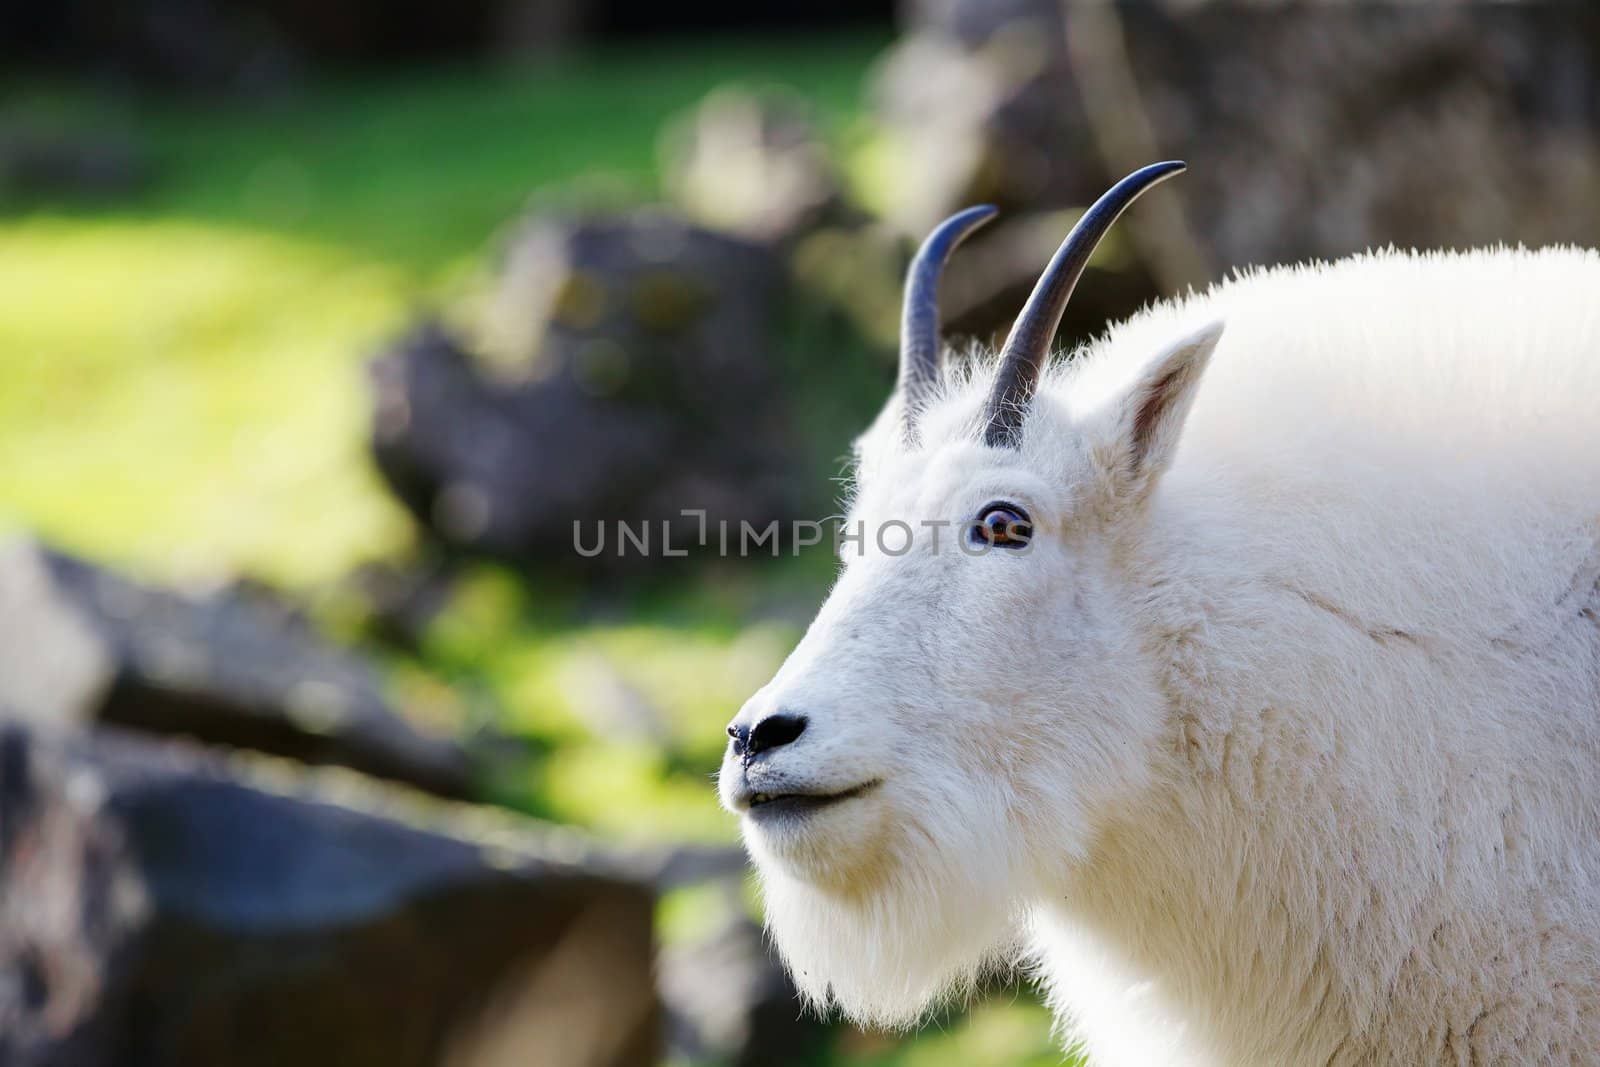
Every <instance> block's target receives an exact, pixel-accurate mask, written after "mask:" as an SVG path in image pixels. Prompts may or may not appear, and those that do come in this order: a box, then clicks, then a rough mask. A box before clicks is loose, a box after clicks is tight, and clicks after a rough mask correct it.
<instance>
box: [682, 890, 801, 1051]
mask: <svg viewBox="0 0 1600 1067" xmlns="http://www.w3.org/2000/svg"><path fill="white" fill-rule="evenodd" d="M738 884H739V883H738V882H737V881H734V882H731V883H729V886H730V888H731V889H732V892H730V894H729V895H730V901H729V908H728V915H729V919H728V921H727V922H726V923H725V924H723V925H722V926H720V927H719V928H717V929H716V930H715V931H713V932H712V933H711V934H710V935H709V936H707V937H705V938H702V939H699V940H696V941H692V942H690V943H688V944H684V945H673V946H668V947H667V948H666V949H664V950H663V952H662V955H661V965H660V968H659V973H660V984H661V997H662V1002H663V1004H664V1006H665V1008H666V1012H667V1034H668V1041H669V1045H670V1047H671V1050H672V1052H673V1053H674V1055H675V1057H676V1058H678V1059H682V1060H686V1061H689V1062H706V1061H709V1062H713V1063H722V1064H728V1065H730V1067H781V1065H783V1064H801V1063H810V1062H813V1061H814V1060H815V1058H816V1054H817V1050H818V1049H819V1048H820V1047H821V1046H822V1044H823V1043H824V1041H825V1040H826V1038H827V1035H828V1031H829V1028H828V1026H827V1025H826V1024H824V1023H823V1022H822V1021H820V1020H819V1019H818V1018H817V1016H816V1014H815V1013H814V1012H808V1011H807V1010H806V1009H805V1007H804V1006H803V1005H802V1004H801V1002H800V998H799V994H798V993H797V992H796V991H795V988H794V985H793V983H792V982H790V981H789V976H788V975H787V974H786V973H785V972H784V969H783V965H782V963H781V962H779V960H778V959H777V956H776V954H775V953H774V952H773V950H772V948H771V946H770V945H769V944H768V943H767V941H766V938H765V937H764V936H763V935H762V932H761V928H760V927H759V926H757V925H756V924H755V923H754V922H752V921H751V920H750V919H748V918H747V917H746V916H745V914H744V911H743V907H742V906H741V904H740V903H739V901H738V892H737V889H738Z"/></svg>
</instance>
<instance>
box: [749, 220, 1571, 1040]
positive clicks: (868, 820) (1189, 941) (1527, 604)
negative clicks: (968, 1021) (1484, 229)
mask: <svg viewBox="0 0 1600 1067" xmlns="http://www.w3.org/2000/svg"><path fill="white" fill-rule="evenodd" d="M1219 338H1220V339H1219ZM988 384H989V371H988V369H987V367H985V366H983V365H982V364H981V362H980V364H979V366H978V367H977V369H976V370H973V371H970V372H969V371H963V370H959V369H958V370H953V371H952V372H950V373H949V375H948V380H947V382H946V388H945V392H944V395H943V396H942V398H941V399H940V400H939V401H938V402H936V403H935V404H933V405H932V406H931V407H930V408H929V410H928V411H927V412H926V414H925V415H924V417H923V419H922V421H921V424H920V425H921V430H922V432H921V435H920V440H921V441H922V444H921V445H920V446H918V447H916V448H914V449H913V448H910V447H908V446H907V445H906V443H905V440H904V436H903V435H902V434H900V433H899V432H897V430H898V418H899V414H898V411H897V409H896V404H897V401H895V400H891V401H890V404H889V407H888V408H887V409H886V410H885V412H884V414H883V416H881V417H880V419H879V420H878V422H877V424H875V426H874V427H873V428H872V429H871V430H869V431H868V433H867V434H866V435H865V436H864V437H863V438H862V441H861V442H860V446H859V450H860V455H859V464H858V471H857V491H856V497H855V500H854V502H853V506H852V508H851V522H852V523H855V522H858V521H859V522H864V523H865V524H866V530H867V531H868V536H867V538H866V540H865V544H864V546H861V548H860V550H859V553H858V548H857V546H856V545H854V544H851V545H847V546H846V551H845V559H844V564H845V565H844V568H843V570H842V572H841V575H840V577H839V581H838V584H837V586H836V588H835V589H834V591H833V593H832V594H831V596H830V597H829V599H828V601H827V603H826V604H825V605H824V606H823V608H822V610H821V613H820V614H819V615H818V617H817V619H816V621H815V623H814V624H813V625H812V627H811V629H810V631H809V632H808V633H807V635H806V637H805V639H804V641H802V643H801V644H800V646H799V647H798V648H797V649H796V651H795V652H794V654H793V656H792V657H791V658H790V659H789V661H788V662H787V663H785V665H784V666H783V668H782V670H781V671H780V672H779V673H778V675H777V677H776V678H774V679H773V681H772V682H771V683H770V684H769V685H768V686H767V687H766V688H764V689H763V690H762V691H761V692H760V693H758V694H757V695H756V696H755V697H754V698H752V700H751V701H750V703H749V704H748V705H747V706H746V708H745V709H744V710H743V711H741V713H740V716H739V718H738V719H737V720H736V722H737V723H742V724H744V725H750V724H753V723H754V722H756V721H758V720H759V719H760V718H762V717H763V716H764V715H766V714H769V713H771V712H772V711H773V710H774V709H776V708H780V707H781V708H784V709H786V710H789V711H791V712H795V713H800V714H804V715H806V716H807V717H808V718H809V726H808V727H807V729H806V732H805V733H804V734H803V735H802V736H801V737H800V738H799V739H798V740H797V741H795V742H794V743H793V744H791V745H788V746H786V747H783V748H780V749H776V750H774V751H770V752H766V753H763V754H761V755H760V756H759V757H758V758H756V759H753V760H750V761H743V760H741V759H739V758H737V757H735V756H734V755H732V754H731V753H730V755H729V757H728V759H727V761H726V762H725V764H724V770H723V774H722V791H723V797H724V800H725V802H726V803H727V804H728V805H729V806H730V807H732V808H734V809H735V810H739V811H741V812H744V813H745V815H746V817H745V819H744V828H745V838H746V841H747V843H748V846H749V848H750V851H751V854H752V855H753V857H754V858H755V860H756V863H757V867H758V869H759V871H760V873H761V876H762V881H763V885H764V887H765V892H766V897H767V903H768V921H769V924H770V927H771V930H772V933H773V934H774V936H775V938H776V940H777V943H778V945H779V947H780V949H781V950H782V952H783V955H784V957H785V959H786V960H787V962H788V964H789V966H790V967H791V969H792V970H793V973H794V975H795V978H796V980H797V982H798V983H799V985H800V987H801V988H802V990H804V991H805V992H806V993H807V994H808V995H809V996H811V997H812V998H814V999H815V1000H816V1001H818V1002H832V1003H834V1004H837V1005H838V1006H839V1007H841V1008H843V1009H844V1010H845V1011H846V1012H848V1013H849V1014H851V1015H853V1016H855V1017H857V1018H860V1019H863V1020H866V1021H869V1022H876V1023H900V1024H904V1023H910V1022H913V1021H915V1020H916V1019H917V1018H918V1017H919V1014H920V1013H922V1012H923V1011H925V1010H926V1009H927V1008H928V1007H929V1006H930V1005H933V1004H935V1003H936V1002H937V1001H938V1000H939V998H940V997H942V996H944V995H946V994H949V993H951V992H952V991H959V990H960V989H961V988H963V987H964V986H966V985H968V984H969V983H970V982H971V981H972V980H973V978H974V976H975V975H976V974H978V972H980V971H981V970H982V969H983V968H984V967H985V966H986V965H989V964H991V963H994V962H1003V961H1009V960H1012V959H1014V958H1015V956H1014V954H1015V953H1018V952H1026V953H1029V954H1031V956H1032V958H1033V959H1034V960H1035V962H1036V967H1037V973H1038V974H1039V977H1040V979H1041V980H1042V982H1043V983H1044V984H1045V985H1046V987H1047V988H1048V991H1049V994H1050V997H1051V999H1052V1001H1053V1003H1054V1004H1055V1005H1056V1006H1057V1008H1058V1011H1059V1014H1060V1017H1061V1019H1062V1020H1063V1023H1064V1025H1065V1027H1066V1029H1067V1032H1068V1035H1069V1037H1070V1038H1072V1039H1076V1040H1081V1041H1082V1043H1083V1044H1084V1045H1085V1046H1086V1047H1087V1049H1088V1051H1089V1052H1090V1055H1091V1058H1092V1061H1093V1062H1094V1063H1095V1064H1096V1065H1097V1067H1105V1065H1115V1064H1136V1065H1145V1064H1166V1063H1187V1064H1225V1065H1239V1064H1263V1065H1266V1064H1272V1065H1279V1064H1355V1063H1408V1064H1410V1063H1505V1062H1517V1063H1569V1062H1597V1061H1600V257H1597V256H1596V255H1595V254H1594V253H1589V252H1579V251H1572V250H1546V251H1540V252H1525V251H1509V250H1496V251H1488V252H1478V253H1472V254H1466V255H1426V256H1423V255H1407V254H1399V253H1393V252H1389V253H1381V254H1374V255H1369V256H1364V257H1359V258H1355V259H1350V260H1344V261H1341V262H1338V263H1334V264H1329V265H1318V266H1309V267H1297V268H1291V269H1276V270H1271V271H1265V272H1261V273H1254V274H1250V275H1247V276H1244V277H1241V278H1238V279H1235V280H1233V281H1230V282H1228V283H1226V284H1224V285H1221V286H1218V287H1216V288H1215V289H1213V290H1211V291H1209V292H1207V293H1204V294H1201V295H1198V296H1193V297H1190V298H1189V299H1187V300H1182V301H1177V302H1171V303H1163V304H1160V305H1158V306H1156V307H1154V308H1152V309H1150V310H1148V311H1146V312H1144V313H1142V314H1140V315H1139V316H1137V317H1135V318H1134V319H1133V320H1131V321H1129V322H1127V323H1125V324H1122V325H1120V326H1118V327H1116V328H1114V329H1113V330H1111V331H1110V333H1109V334H1108V335H1107V336H1106V337H1104V338H1103V339H1101V340H1100V341H1098V342H1096V343H1094V344H1092V345H1090V346H1088V348H1087V349H1086V350H1085V351H1083V352H1081V353H1080V354H1079V355H1078V357H1077V358H1075V359H1073V360H1071V361H1070V362H1067V361H1058V365H1057V366H1056V367H1054V368H1053V369H1052V370H1051V372H1050V374H1049V376H1048V378H1047V380H1046V382H1045V383H1044V385H1043V387H1042V388H1041V392H1040V395H1039V396H1038V398H1037V399H1036V400H1035V402H1034V404H1033V407H1032V409H1031V411H1030V413H1029V416H1028V419H1027V423H1026V427H1025V433H1024V437H1023V441H1022V444H1021V447H1020V448H1019V449H1017V450H1014V451H1009V450H1000V449H992V448H988V447H985V446H983V445H982V444H980V443H979V442H978V437H977V420H978V413H979V410H980V408H981V404H982V398H983V394H984V393H985V391H986V389H987V387H988ZM996 499H1001V500H1008V501H1013V502H1015V503H1017V504H1020V505H1022V506H1024V507H1025V508H1026V509H1027V510H1028V511H1029V512H1030V514H1031V516H1032V518H1033V520H1034V524H1035V531H1036V532H1035V537H1034V541H1033V544H1032V546H1031V547H1030V548H1029V549H1028V550H1027V551H1025V552H1015V551H1002V550H994V551H990V552H988V553H987V554H985V555H981V556H970V555H967V554H965V553H963V552H961V551H957V550H956V549H955V547H954V545H953V539H954V538H955V537H956V536H957V534H956V532H955V528H956V527H959V526H961V525H963V524H966V523H970V522H971V521H972V520H973V519H974V518H975V517H976V516H977V514H978V513H979V512H980V511H981V510H982V508H983V506H984V505H985V504H986V503H988V502H989V501H992V500H996ZM893 519H898V520H901V521H905V522H909V523H912V524H913V525H916V524H917V523H918V522H919V521H920V520H942V521H946V522H949V523H950V524H951V525H950V528H942V529H938V530H933V529H929V528H920V529H919V530H918V537H917V542H916V544H915V546H914V548H913V550H912V551H910V552H908V553H906V554H904V555H889V554H888V553H886V552H884V551H882V550H881V548H880V546H879V545H877V544H876V543H875V539H874V537H873V536H872V531H873V530H874V529H875V528H876V527H877V525H878V524H880V523H883V522H885V521H888V520H893ZM934 534H937V535H939V537H938V540H939V544H938V545H937V546H935V545H933V544H932V541H933V540H934V539H935V538H934V537H933V536H932V535H934ZM898 540H899V539H898V538H897V537H891V538H890V539H889V544H890V547H892V548H898ZM869 782H877V783H880V784H878V785H877V786H876V787H875V788H872V789H871V790H869V791H868V792H866V793H865V794H864V795H861V796H859V797H855V798H854V799H849V800H845V801H842V802H840V803H838V804H836V805H834V806H832V807H830V808H827V809H825V810H822V811H820V812H817V813H815V814H814V815H812V816H810V817H808V818H787V819H784V818H778V819H773V818H752V817H750V815H749V814H748V812H747V811H746V808H747V806H748V802H747V800H746V799H741V796H742V795H741V790H745V791H748V790H751V789H756V790H763V791H766V792H774V793H776V792H824V793H826V792H836V791H839V790H844V789H848V788H851V787H854V786H857V785H861V784H863V783H869Z"/></svg>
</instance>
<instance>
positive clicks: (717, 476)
mask: <svg viewBox="0 0 1600 1067" xmlns="http://www.w3.org/2000/svg"><path fill="white" fill-rule="evenodd" d="M781 284H782V271H781V267H780V264H779V263H778V262H777V260H776V259H775V257H774V256H773V255H772V253H770V252H769V251H766V250H764V249H762V248H760V247H758V246H755V245H752V244H749V243H746V242H743V241H739V240H736V239H734V238H731V237H727V236H723V235H719V234H714V233H710V232H708V231H706V230H702V229H699V228H696V227H693V226H690V225H687V224H685V223H684V222H682V221H680V220H677V219H674V218H671V217H669V216H665V215H659V214H637V215H628V216H617V217H606V218H588V219H576V220H574V219H554V218H546V219H542V220H539V221H537V222H535V223H534V224H532V225H531V226H529V227H528V228H527V229H526V230H525V232H524V233H523V234H522V235H521V236H520V237H518V238H517V239H516V240H515V241H514V242H513V243H512V245H511V247H510V249H509V251H508V254H507V256H506V261H505V265H504V270H503V274H502V277H501V280H500V282H499V287H498V292H497V295H496V298H495V302H494V306H493V308H492V309H491V311H490V314H489V316H488V322H487V323H485V326H484V330H483V333H484V338H483V342H482V344H481V346H477V347H479V348H481V355H469V353H468V350H467V348H466V346H464V345H463V344H462V343H461V342H459V341H458V340H457V339H456V338H455V337H453V336H451V335H450V334H449V333H447V332H446V331H445V330H444V329H443V328H441V327H439V326H438V325H435V324H431V323H425V324H422V325H420V326H418V327H417V328H416V329H415V330H414V331H413V332H412V333H411V335H410V336H408V337H406V338H404V339H403V340H401V341H400V342H399V343H397V344H396V345H394V346H393V347H392V348H391V349H390V350H389V351H388V352H386V353H385V354H384V355H383V356H382V357H381V358H379V359H378V360H377V361H376V362H375V364H374V366H373V382H374V392H375V406H376V417H375V431H374V435H375V436H374V448H375V454H376V457H377V462H378V466H379V468H380V470H382V472H383V473H384V475H385V477H386V478H387V479H388V481H389V483H390V485H391V486H392V487H393V488H394V490H395V491H396V493H397V495H398V496H399V497H400V499H401V500H403V501H404V502H405V503H406V504H407V506H409V507H410V508H411V509H412V510H413V511H414V512H415V513H416V514H417V515H418V516H419V517H420V518H421V519H422V520H423V521H424V522H426V523H427V524H428V525H429V526H430V527H431V528H432V529H433V531H434V532H435V533H436V534H437V535H438V536H439V537H440V538H442V539H443V540H444V541H445V542H446V543H447V544H450V545H454V546H456V547H459V548H465V549H468V550H471V551H476V552H484V553H488V554H492V555H496V556H500V557H505V558H511V559H519V560H533V561H538V560H544V561H555V562H560V563H562V564H565V565H568V566H573V565H580V564H587V565H590V566H594V567H618V566H620V567H635V568H637V567H640V566H656V565H659V564H660V563H661V562H662V561H664V560H665V561H667V562H669V563H670V561H671V555H669V554H668V552H667V551H665V550H664V546H665V545H667V544H670V548H671V552H672V553H673V554H677V553H680V552H682V551H683V550H685V549H686V548H688V549H692V548H693V547H694V546H695V545H696V544H697V543H698V542H699V541H700V535H701V530H702V528H703V527H702V520H701V519H700V518H699V517H697V516H695V515H689V516H685V515H684V514H683V512H684V511H685V510H693V509H701V510H703V511H704V512H705V519H704V523H705V527H704V528H706V529H708V532H709V539H710V540H711V541H712V542H713V543H714V542H715V538H716V529H717V527H716V524H717V523H718V522H719V521H726V522H728V523H730V524H732V527H731V528H732V529H733V530H734V532H735V534H737V532H738V524H739V523H740V522H741V521H748V522H750V523H752V524H754V525H756V526H758V527H760V526H764V525H765V524H766V523H768V522H769V521H771V520H775V519H780V518H784V517H787V516H788V515H790V514H791V512H792V510H793V508H794V506H795V505H794V503H793V501H794V499H795V497H796V495H797V491H798V490H797V483H796V478H795V474H794V450H793V447H792V446H791V444H790V440H789V434H788V431H787V427H786V423H787V417H786V411H785V405H784V404H783V401H782V397H781V396H780V394H779V378H778V374H777V368H776V367H775V366H774V357H773V347H772V336H771V332H770V327H771V320H772V318H773V315H774V312H775V311H776V307H777V301H778V297H779V294H780V288H781ZM618 521H623V522H627V523H629V524H630V526H631V527H632V528H633V529H634V530H635V531H638V530H639V529H640V524H641V523H648V524H649V525H648V531H649V548H648V551H640V550H638V549H637V548H636V547H635V546H634V545H632V544H630V545H629V546H628V548H627V551H626V554H625V557H624V556H623V555H619V549H620V548H621V547H622V546H621V543H620V539H619V538H618V537H617V536H616V523H617V522H618ZM575 523H581V524H583V525H582V537H583V543H584V545H585V547H586V548H594V547H595V545H596V544H597V537H598V536H599V529H600V524H602V523H603V524H604V530H605V538H606V540H605V542H604V549H603V551H601V552H600V553H599V554H598V555H597V556H596V557H594V558H592V559H585V557H584V556H583V555H580V554H579V552H578V551H577V550H576V548H575V541H574V536H575V526H574V524H575ZM663 523H665V524H667V526H668V527H669V528H670V530H671V535H670V541H669V542H664V541H663V537H662V524H663Z"/></svg>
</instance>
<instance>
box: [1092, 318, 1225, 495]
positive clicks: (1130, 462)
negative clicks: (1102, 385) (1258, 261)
mask: <svg viewBox="0 0 1600 1067" xmlns="http://www.w3.org/2000/svg"><path fill="white" fill-rule="evenodd" d="M1221 337H1222V323H1220V322H1213V323H1211V324H1210V325H1208V326H1205V327H1203V328H1201V329H1199V330H1196V331H1195V332H1194V333H1192V334H1189V335H1188V336H1187V337H1184V338H1183V339H1181V340H1179V341H1178V342H1176V343H1175V344H1173V345H1171V346H1170V347H1168V348H1167V349H1166V350H1165V351H1163V352H1162V353H1161V354H1160V355H1159V356H1157V357H1156V358H1155V359H1153V360H1151V362H1150V365H1149V366H1148V367H1147V368H1145V370H1144V373H1142V374H1141V375H1139V377H1138V378H1137V379H1136V380H1135V382H1134V384H1133V386H1132V388H1130V389H1128V390H1127V391H1125V392H1124V393H1123V394H1121V396H1120V397H1119V398H1118V399H1117V400H1115V401H1113V402H1112V411H1111V416H1112V418H1111V422H1112V427H1113V429H1112V435H1111V436H1112V440H1111V441H1110V450H1109V454H1108V455H1106V457H1105V458H1106V460H1107V465H1108V467H1109V468H1110V472H1111V478H1112V482H1113V487H1114V490H1115V491H1116V493H1117V495H1118V496H1119V497H1126V496H1129V495H1132V496H1142V495H1143V494H1144V493H1146V492H1148V491H1149V489H1150V487H1151V486H1153V485H1154V484H1155V482H1156V480H1157V479H1158V478H1160V477H1161V474H1162V473H1163V472H1164V471H1165V470H1166V469H1167V467H1168V466H1169V465H1170V464H1171V462H1172V457H1173V455H1174V453H1176V452H1177V450H1178V438H1179V437H1180V436H1181V435H1182V433H1183V423H1184V420H1185V419H1186V418H1188V416H1189V408H1190V407H1191V406H1193V404H1194V398H1195V394H1196V393H1197V392H1198V388H1199V385H1200V377H1201V375H1202V374H1204V373H1205V369H1206V364H1207V363H1209V362H1210V360H1211V353H1212V351H1213V350H1214V349H1215V348H1216V347H1217V340H1218V339H1219V338H1221Z"/></svg>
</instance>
